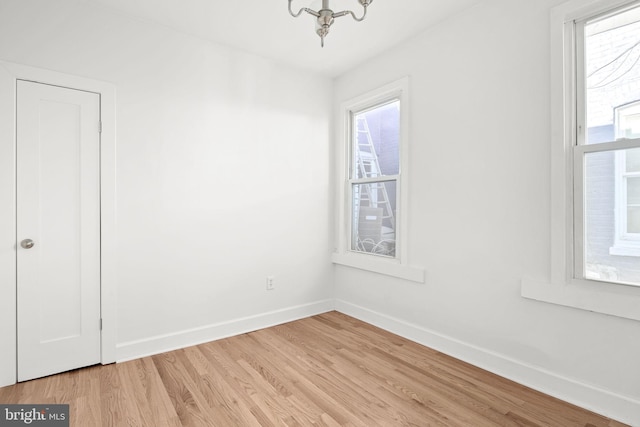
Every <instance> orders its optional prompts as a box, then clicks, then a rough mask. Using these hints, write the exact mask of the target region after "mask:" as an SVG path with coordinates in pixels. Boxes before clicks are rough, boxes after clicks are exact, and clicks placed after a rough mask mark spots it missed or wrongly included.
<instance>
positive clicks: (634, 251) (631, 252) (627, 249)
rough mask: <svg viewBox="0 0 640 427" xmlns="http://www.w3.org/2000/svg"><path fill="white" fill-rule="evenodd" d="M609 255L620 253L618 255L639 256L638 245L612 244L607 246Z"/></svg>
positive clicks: (639, 248)
mask: <svg viewBox="0 0 640 427" xmlns="http://www.w3.org/2000/svg"><path fill="white" fill-rule="evenodd" d="M609 255H620V256H640V247H638V246H635V247H631V246H620V245H616V246H612V247H610V248H609Z"/></svg>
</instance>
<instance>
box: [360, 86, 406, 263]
mask: <svg viewBox="0 0 640 427" xmlns="http://www.w3.org/2000/svg"><path fill="white" fill-rule="evenodd" d="M350 127H351V142H350V150H349V153H350V157H351V159H350V162H349V163H350V171H349V175H350V178H349V188H350V193H351V196H350V199H351V215H350V216H351V221H350V222H351V244H350V250H352V251H356V252H363V253H369V254H374V255H381V256H388V257H392V258H395V257H396V232H395V231H396V223H397V219H396V217H397V215H396V214H397V209H396V207H397V190H398V180H399V178H400V157H399V153H400V150H399V142H400V100H399V99H397V98H394V99H391V100H389V101H387V102H383V103H381V104H377V105H374V106H373V107H371V108H368V109H365V110H363V111H352V112H351V113H350Z"/></svg>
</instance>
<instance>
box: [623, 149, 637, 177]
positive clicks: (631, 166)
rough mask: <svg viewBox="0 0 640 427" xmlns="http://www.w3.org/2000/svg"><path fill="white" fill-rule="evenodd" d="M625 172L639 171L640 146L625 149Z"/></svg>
mask: <svg viewBox="0 0 640 427" xmlns="http://www.w3.org/2000/svg"><path fill="white" fill-rule="evenodd" d="M626 164H627V172H640V148H634V149H632V150H627V161H626Z"/></svg>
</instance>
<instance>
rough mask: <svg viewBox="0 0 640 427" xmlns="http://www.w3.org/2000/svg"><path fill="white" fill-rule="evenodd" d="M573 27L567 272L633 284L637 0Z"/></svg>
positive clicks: (639, 171) (639, 237)
mask: <svg viewBox="0 0 640 427" xmlns="http://www.w3.org/2000/svg"><path fill="white" fill-rule="evenodd" d="M574 28H575V43H576V47H575V52H576V55H575V56H576V87H577V96H576V105H577V111H576V132H575V134H576V141H575V143H574V150H573V151H574V177H573V179H574V191H575V193H574V214H575V218H574V226H575V239H574V240H575V241H574V253H575V260H574V261H575V272H574V274H575V277H576V278H585V279H591V280H600V281H607V282H613V283H624V284H633V285H640V260H638V259H637V258H635V257H637V256H640V164H639V161H640V157H639V154H638V153H639V152H640V148H637V147H640V126H639V124H640V123H639V122H640V6H639V5H638V4H637V3H634V4H633V5H631V6H625V7H623V8H618V9H614V10H610V11H606V12H604V13H599V14H595V15H592V16H589V17H587V18H585V19H581V20H576V21H575V23H574Z"/></svg>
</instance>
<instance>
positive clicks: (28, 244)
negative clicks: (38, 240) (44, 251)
mask: <svg viewBox="0 0 640 427" xmlns="http://www.w3.org/2000/svg"><path fill="white" fill-rule="evenodd" d="M33 245H35V243H34V242H33V240H31V239H24V240H23V241H22V242H20V246H22V247H23V248H25V249H31V248H32V247H33Z"/></svg>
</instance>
